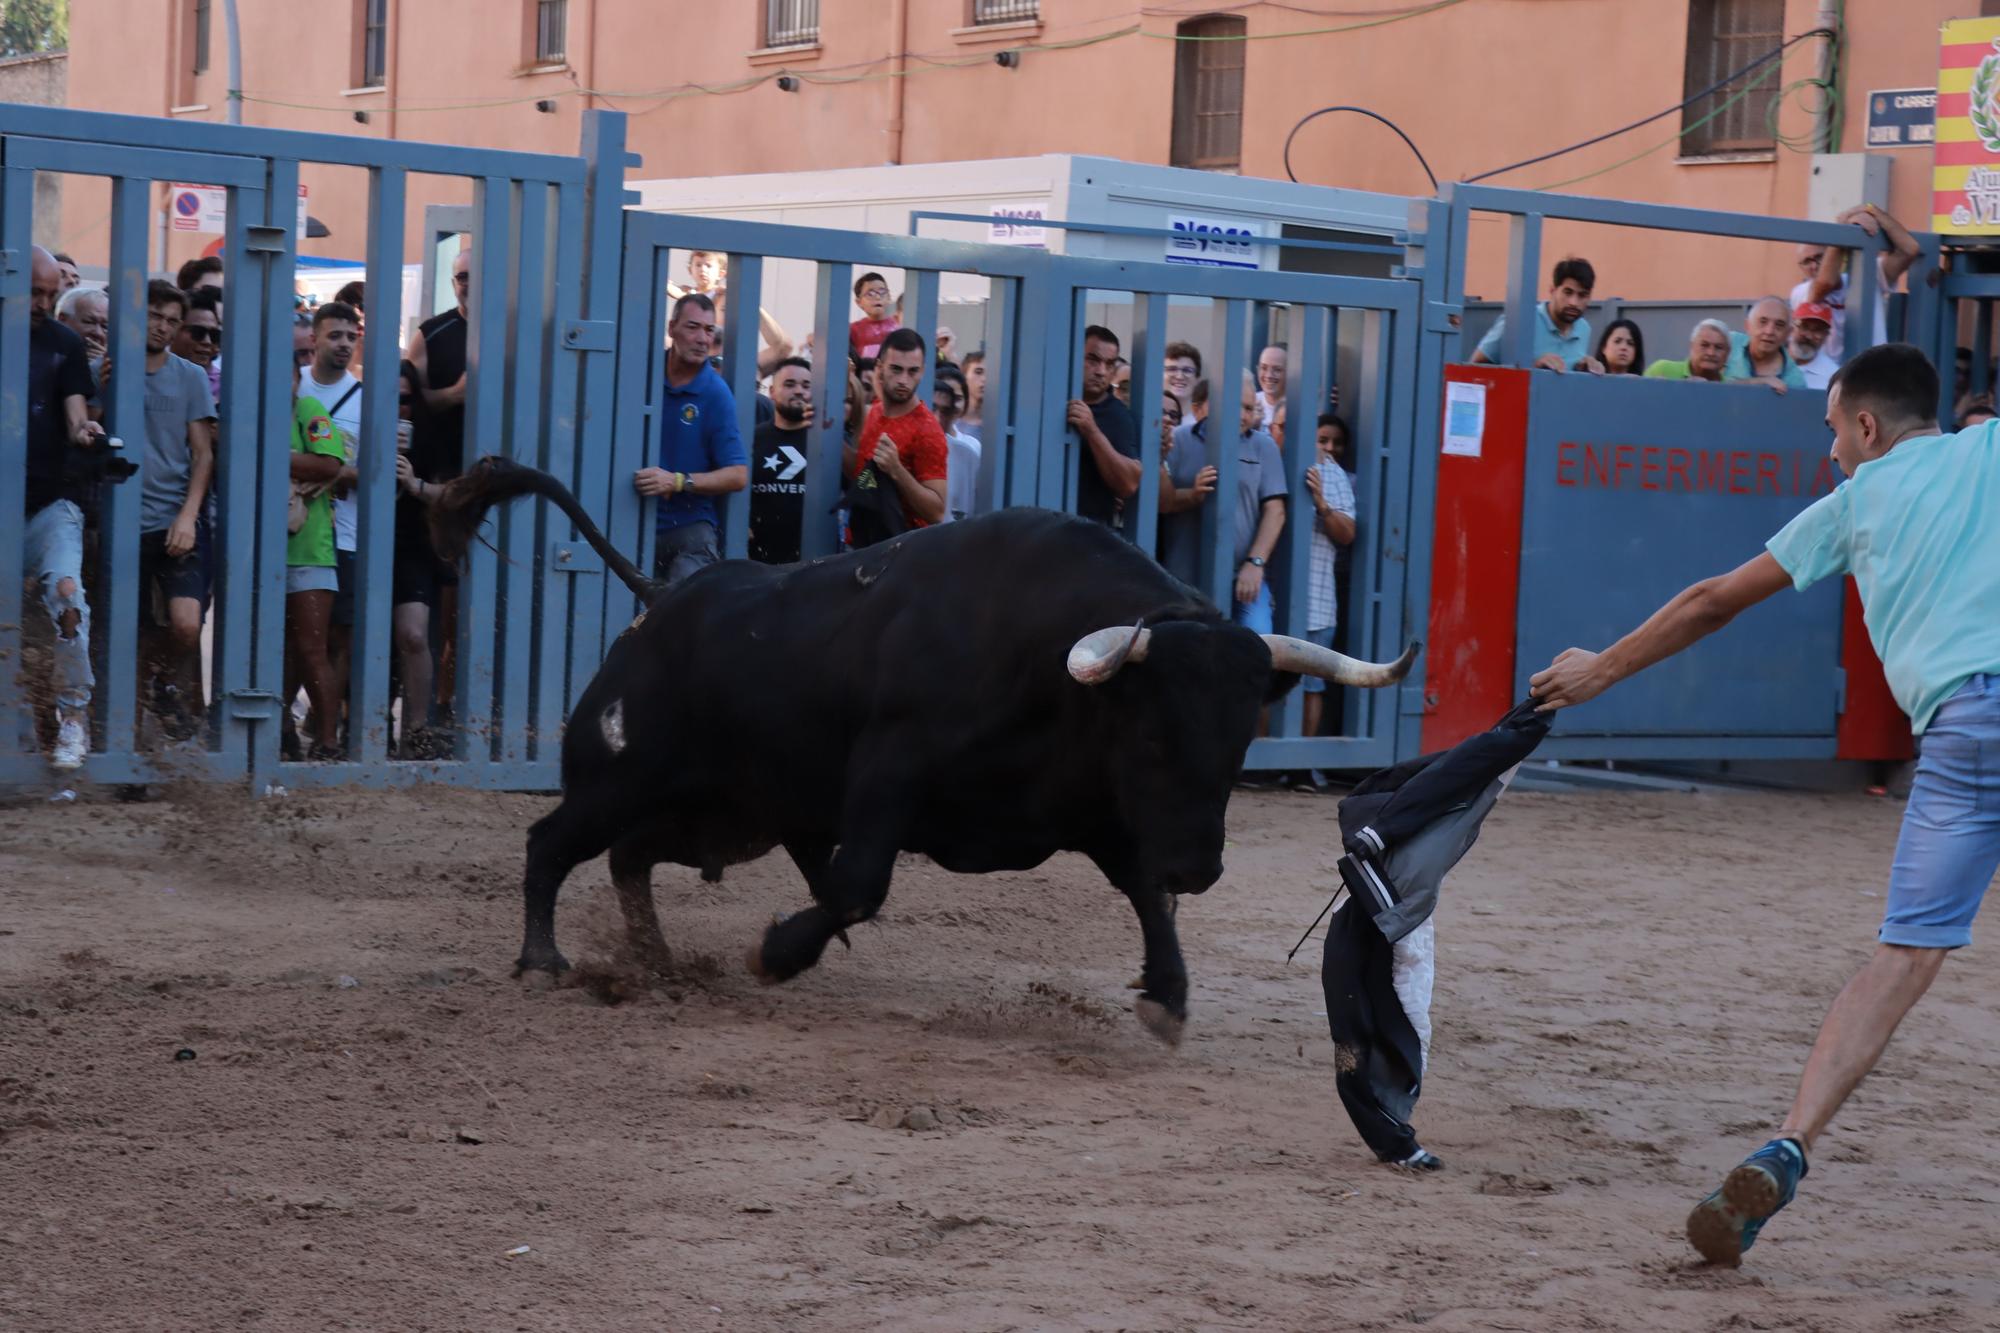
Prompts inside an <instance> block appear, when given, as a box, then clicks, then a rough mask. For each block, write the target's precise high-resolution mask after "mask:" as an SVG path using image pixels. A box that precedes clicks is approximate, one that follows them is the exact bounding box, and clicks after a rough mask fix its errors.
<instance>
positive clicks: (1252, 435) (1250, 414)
mask: <svg viewBox="0 0 2000 1333" xmlns="http://www.w3.org/2000/svg"><path fill="white" fill-rule="evenodd" d="M1205 385H1206V381H1203V382H1202V383H1201V384H1197V385H1196V386H1195V401H1196V404H1197V405H1198V406H1199V405H1201V404H1204V403H1205V402H1206V401H1207V398H1208V395H1207V394H1206V393H1205V392H1204V386H1205ZM1223 406H1226V402H1225V403H1224V404H1218V407H1223ZM1262 418H1263V412H1262V410H1261V409H1260V408H1259V406H1258V404H1257V388H1256V385H1255V384H1254V383H1253V382H1252V381H1251V380H1250V378H1249V376H1247V375H1246V376H1245V377H1244V381H1243V391H1242V399H1241V402H1240V405H1239V415H1238V419H1237V421H1236V422H1235V423H1234V424H1235V425H1236V427H1237V431H1236V436H1237V443H1236V448H1237V451H1238V452H1237V455H1236V495H1235V497H1234V503H1233V504H1232V505H1231V506H1230V508H1229V509H1227V510H1225V511H1224V515H1223V518H1224V521H1225V522H1226V523H1227V524H1228V526H1227V527H1226V528H1225V529H1224V530H1223V533H1222V538H1221V540H1223V541H1225V542H1227V543H1229V547H1230V551H1231V555H1232V560H1231V567H1232V568H1233V569H1234V570H1235V571H1236V573H1235V583H1234V586H1233V588H1232V595H1233V603H1232V605H1231V607H1230V615H1231V618H1232V619H1234V620H1235V621H1236V623H1237V624H1239V625H1245V626H1248V627H1249V628H1251V629H1254V630H1256V631H1257V632H1258V633H1259V634H1269V633H1271V632H1272V615H1271V590H1270V588H1269V587H1268V586H1266V584H1265V582H1264V567H1265V562H1266V561H1267V560H1269V559H1270V558H1271V552H1272V551H1273V550H1274V549H1276V547H1277V545H1278V534H1279V533H1281V532H1283V531H1284V528H1285V494H1286V492H1285V465H1284V462H1283V460H1282V459H1281V458H1280V457H1279V454H1278V446H1277V444H1276V442H1274V441H1273V440H1272V439H1271V437H1270V436H1269V435H1267V434H1265V433H1264V432H1263V431H1262V430H1261V429H1259V428H1258V422H1259V421H1261V420H1262ZM1225 421H1227V416H1226V413H1225V412H1223V411H1216V412H1212V413H1210V414H1209V415H1207V416H1204V417H1202V418H1200V419H1199V420H1196V421H1190V422H1184V423H1183V424H1182V425H1181V426H1180V428H1179V429H1178V430H1176V431H1175V432H1174V449H1173V453H1172V455H1170V456H1169V458H1168V460H1167V478H1168V480H1169V481H1170V482H1171V483H1172V491H1171V493H1169V494H1163V495H1162V496H1161V497H1160V514H1161V519H1160V563H1161V564H1163V565H1165V566H1166V568H1167V572H1168V573H1170V574H1172V575H1174V576H1175V577H1176V578H1178V579H1180V580H1182V581H1183V582H1185V583H1189V584H1192V585H1194V586H1195V587H1197V588H1202V582H1201V571H1200V569H1199V568H1198V565H1199V561H1200V552H1201V507H1202V505H1204V504H1206V503H1208V502H1209V497H1210V495H1211V494H1212V493H1213V489H1214V485H1215V481H1214V475H1215V474H1214V472H1213V470H1212V468H1211V463H1212V461H1213V454H1212V451H1211V449H1210V444H1209V440H1210V434H1209V432H1210V431H1211V430H1215V429H1218V428H1222V423H1224V422H1225ZM1204 474H1206V476H1205V477H1204ZM1203 591H1204V592H1205V591H1207V589H1206V588H1203Z"/></svg>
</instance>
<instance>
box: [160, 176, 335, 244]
mask: <svg viewBox="0 0 2000 1333" xmlns="http://www.w3.org/2000/svg"><path fill="white" fill-rule="evenodd" d="M167 215H168V217H169V218H171V219H172V224H171V225H172V228H173V230H175V231H191V232H198V233H200V234H201V235H203V236H220V235H222V233H223V230H224V228H225V227H226V226H227V225H228V223H229V191H227V190H225V189H223V188H222V187H221V186H220V185H187V184H183V183H181V182H178V181H176V182H175V183H174V184H172V185H170V186H168V187H167ZM298 238H299V239H300V240H302V241H303V240H304V239H305V238H306V187H305V186H303V185H301V186H299V220H298Z"/></svg>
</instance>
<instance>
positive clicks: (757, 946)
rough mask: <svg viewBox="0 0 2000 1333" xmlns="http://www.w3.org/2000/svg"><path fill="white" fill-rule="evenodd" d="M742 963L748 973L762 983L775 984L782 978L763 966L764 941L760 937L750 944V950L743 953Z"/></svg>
mask: <svg viewBox="0 0 2000 1333" xmlns="http://www.w3.org/2000/svg"><path fill="white" fill-rule="evenodd" d="M743 965H744V966H745V967H746V968H748V969H749V970H750V975H751V976H753V977H755V978H757V980H758V982H759V983H761V984H763V985H766V986H775V985H777V984H778V983H779V982H780V981H783V980H784V978H783V977H781V976H778V975H777V974H776V973H774V972H772V971H771V970H770V969H769V968H767V967H765V966H764V941H762V940H761V939H760V940H758V941H756V942H755V943H753V944H752V945H751V946H750V952H748V953H746V954H744V955H743Z"/></svg>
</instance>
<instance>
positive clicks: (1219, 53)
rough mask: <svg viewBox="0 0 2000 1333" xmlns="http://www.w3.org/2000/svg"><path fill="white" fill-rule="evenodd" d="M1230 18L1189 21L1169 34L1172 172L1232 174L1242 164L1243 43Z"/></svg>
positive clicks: (1239, 24) (1241, 29)
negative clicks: (1173, 39)
mask: <svg viewBox="0 0 2000 1333" xmlns="http://www.w3.org/2000/svg"><path fill="white" fill-rule="evenodd" d="M1247 28H1248V24H1246V23H1245V22H1244V20H1243V19H1242V18H1240V17H1238V16H1235V15H1222V14H1217V15H1212V16H1210V17H1208V18H1198V19H1189V20H1188V21H1187V22H1185V23H1183V24H1181V25H1180V27H1178V28H1176V29H1175V30H1174V33H1175V36H1177V37H1179V38H1180V39H1181V40H1180V42H1179V43H1178V44H1177V45H1178V48H1179V49H1178V50H1176V51H1175V53H1174V141H1173V156H1172V157H1171V159H1170V161H1171V162H1172V163H1173V165H1175V166H1177V167H1198V168H1200V169H1202V170H1205V171H1234V170H1236V169H1237V168H1239V167H1241V166H1242V165H1243V64H1244V48H1245V47H1246V46H1248V45H1249V43H1247V42H1245V41H1244V40H1242V38H1243V35H1244V33H1245V31H1246V30H1247Z"/></svg>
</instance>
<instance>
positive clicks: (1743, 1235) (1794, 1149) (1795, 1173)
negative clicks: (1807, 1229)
mask: <svg viewBox="0 0 2000 1333" xmlns="http://www.w3.org/2000/svg"><path fill="white" fill-rule="evenodd" d="M1805 1177H1806V1151H1805V1145H1804V1144H1802V1143H1801V1142H1800V1141H1799V1140H1797V1139H1772V1140H1771V1141H1770V1142H1769V1143H1767V1144H1765V1145H1764V1146H1763V1147H1761V1148H1759V1149H1758V1150H1757V1151H1756V1152H1753V1153H1751V1154H1750V1155H1749V1156H1748V1157H1746V1158H1744V1159H1743V1161H1742V1163H1741V1164H1740V1165H1738V1166H1737V1168H1736V1169H1735V1170H1734V1171H1731V1172H1730V1173H1729V1175H1728V1176H1727V1177H1725V1178H1724V1180H1723V1182H1722V1188H1721V1189H1719V1190H1717V1191H1716V1192H1715V1193H1713V1194H1711V1195H1709V1196H1708V1197H1707V1198H1706V1199H1703V1200H1702V1201H1701V1202H1700V1203H1698V1204H1696V1205H1695V1208H1694V1211H1693V1212H1691V1213H1689V1214H1688V1220H1687V1238H1688V1244H1690V1245H1692V1246H1694V1247H1695V1249H1696V1250H1697V1251H1699V1252H1700V1254H1701V1257H1702V1258H1704V1259H1706V1260H1708V1261H1709V1262H1710V1263H1712V1264H1727V1265H1729V1266H1730V1267H1731V1268H1734V1267H1735V1266H1736V1265H1737V1264H1740V1263H1742V1262H1743V1254H1744V1252H1745V1251H1746V1250H1748V1249H1749V1248H1750V1247H1751V1246H1752V1245H1754V1244H1756V1243H1757V1233H1758V1232H1760V1231H1762V1230H1763V1229H1764V1223H1765V1222H1767V1221H1769V1220H1770V1218H1771V1216H1772V1214H1774V1213H1776V1212H1777V1211H1778V1210H1779V1209H1780V1208H1783V1207H1784V1206H1785V1205H1786V1204H1788V1203H1790V1202H1791V1201H1792V1196H1793V1195H1795V1194H1797V1193H1798V1192H1799V1182H1800V1181H1801V1180H1804V1179H1805Z"/></svg>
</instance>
